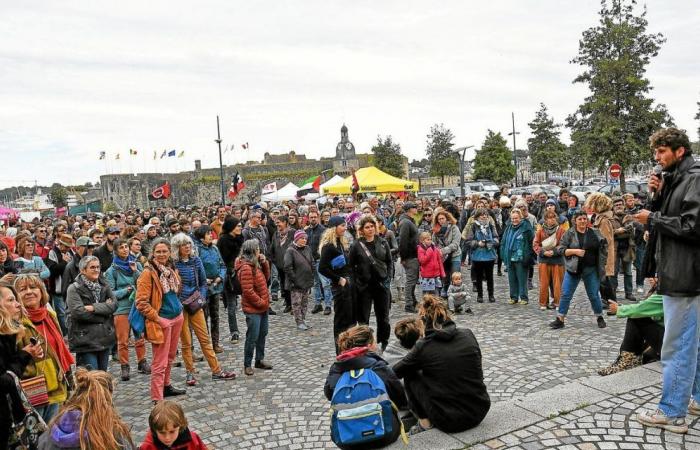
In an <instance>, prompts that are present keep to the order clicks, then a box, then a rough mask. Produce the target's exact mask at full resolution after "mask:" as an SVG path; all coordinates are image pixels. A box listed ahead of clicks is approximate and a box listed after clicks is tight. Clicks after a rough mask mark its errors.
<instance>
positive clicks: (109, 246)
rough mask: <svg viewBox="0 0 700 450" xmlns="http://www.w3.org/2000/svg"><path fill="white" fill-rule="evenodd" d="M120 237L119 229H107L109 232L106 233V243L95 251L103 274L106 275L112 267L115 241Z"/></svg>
mask: <svg viewBox="0 0 700 450" xmlns="http://www.w3.org/2000/svg"><path fill="white" fill-rule="evenodd" d="M118 237H119V228H117V227H109V228H107V231H105V243H104V244H102V245H101V246H100V247H99V248H98V249H97V250H95V253H94V255H95V256H97V259H99V260H100V272H101V273H105V272H106V271H107V269H109V266H111V265H112V258H113V257H114V240H115V239H117V238H118Z"/></svg>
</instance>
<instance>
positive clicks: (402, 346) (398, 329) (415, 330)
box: [382, 316, 425, 366]
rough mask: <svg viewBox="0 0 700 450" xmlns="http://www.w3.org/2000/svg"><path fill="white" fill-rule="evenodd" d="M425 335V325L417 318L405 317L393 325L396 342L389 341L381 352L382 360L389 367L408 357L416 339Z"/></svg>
mask: <svg viewBox="0 0 700 450" xmlns="http://www.w3.org/2000/svg"><path fill="white" fill-rule="evenodd" d="M424 333H425V325H424V324H423V321H422V320H421V319H420V317H418V316H412V317H406V318H404V319H401V320H399V321H398V322H396V325H394V336H396V339H397V340H396V341H391V342H390V343H389V345H388V346H387V348H386V350H384V352H382V358H384V360H385V361H386V362H387V363H388V364H389V365H390V366H391V365H394V364H396V363H397V362H399V361H401V360H402V359H403V357H404V356H406V355H408V352H409V351H411V349H412V348H413V346H414V345H416V342H418V339H420V338H422V337H423V335H424Z"/></svg>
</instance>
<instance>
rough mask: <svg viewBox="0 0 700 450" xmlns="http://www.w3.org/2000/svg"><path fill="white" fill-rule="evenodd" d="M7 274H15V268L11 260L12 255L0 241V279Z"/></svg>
mask: <svg viewBox="0 0 700 450" xmlns="http://www.w3.org/2000/svg"><path fill="white" fill-rule="evenodd" d="M8 273H17V267H16V266H15V262H14V261H13V260H12V253H11V252H10V248H9V247H8V246H7V244H5V242H3V241H1V240H0V277H3V276H5V275H7V274H8Z"/></svg>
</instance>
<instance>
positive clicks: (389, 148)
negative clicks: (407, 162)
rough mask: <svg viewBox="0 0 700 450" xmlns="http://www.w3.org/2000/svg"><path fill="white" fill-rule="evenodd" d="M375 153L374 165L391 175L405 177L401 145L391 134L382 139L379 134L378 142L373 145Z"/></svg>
mask: <svg viewBox="0 0 700 450" xmlns="http://www.w3.org/2000/svg"><path fill="white" fill-rule="evenodd" d="M372 153H373V154H374V165H375V166H376V167H377V168H378V169H379V170H383V171H384V172H386V173H388V174H389V175H393V176H395V177H400V178H403V177H404V176H405V175H406V174H405V173H404V170H403V159H404V158H403V155H402V154H401V145H400V144H399V143H398V142H394V141H393V140H392V138H391V136H387V137H385V138H384V139H382V137H381V136H377V143H376V144H375V145H374V147H372Z"/></svg>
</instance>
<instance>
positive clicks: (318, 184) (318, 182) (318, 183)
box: [311, 175, 321, 192]
mask: <svg viewBox="0 0 700 450" xmlns="http://www.w3.org/2000/svg"><path fill="white" fill-rule="evenodd" d="M311 187H312V188H314V191H316V192H321V175H319V176H317V177H316V179H315V180H314V182H313V183H311Z"/></svg>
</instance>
